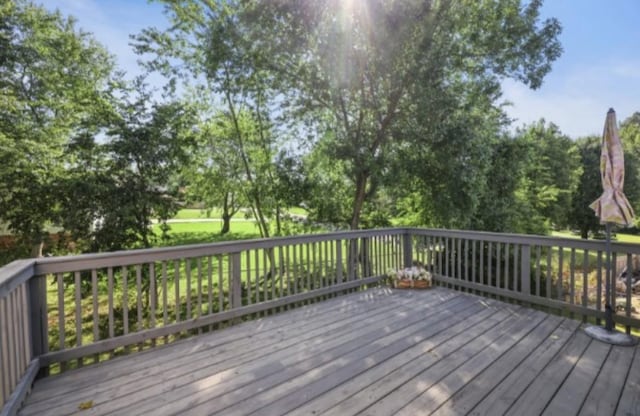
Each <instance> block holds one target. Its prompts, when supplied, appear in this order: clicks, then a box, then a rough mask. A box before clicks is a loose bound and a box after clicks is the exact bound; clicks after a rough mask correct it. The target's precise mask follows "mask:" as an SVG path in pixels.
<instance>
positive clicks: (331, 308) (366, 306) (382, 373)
mask: <svg viewBox="0 0 640 416" xmlns="http://www.w3.org/2000/svg"><path fill="white" fill-rule="evenodd" d="M580 328H581V324H580V323H579V322H577V321H573V320H570V319H563V318H560V317H558V316H553V315H548V314H545V313H543V312H539V311H535V310H533V309H528V308H524V307H518V306H514V305H510V304H505V303H501V302H497V301H494V300H490V299H486V298H482V297H477V296H472V295H469V294H463V293H460V292H454V291H450V290H447V289H443V288H437V289H433V290H428V291H400V290H395V291H394V290H389V289H375V290H369V291H365V292H358V293H354V294H350V295H347V296H342V297H337V298H333V299H331V300H328V301H325V302H320V303H317V304H314V305H310V306H307V307H304V308H299V309H296V310H292V311H289V312H284V313H281V314H278V315H274V316H271V317H267V318H263V319H260V320H257V321H252V322H247V323H244V324H242V325H238V326H235V327H231V328H228V329H225V330H222V331H218V332H213V333H209V334H205V335H201V336H198V337H195V338H191V339H188V340H184V341H181V342H178V343H175V344H173V345H170V346H166V347H162V348H158V349H155V350H152V351H148V352H144V353H140V354H133V355H130V356H127V357H122V358H118V359H115V360H112V361H110V362H105V363H101V364H99V365H96V366H92V367H85V368H81V369H78V370H73V371H70V372H67V373H65V374H63V375H61V376H56V377H50V378H47V379H43V380H40V381H38V382H36V384H35V386H34V389H33V391H32V393H31V395H30V396H29V398H28V400H27V402H26V405H25V407H24V408H23V410H22V411H21V413H20V414H22V415H64V414H73V413H78V414H81V415H105V414H119V415H141V414H150V415H169V414H172V415H173V414H175V415H208V414H222V415H246V414H256V415H269V416H271V415H280V414H292V415H319V414H323V415H352V414H363V415H422V414H425V415H426V414H437V415H462V414H473V415H501V414H508V415H538V414H545V415H546V414H548V415H554V414H555V415H563V416H564V415H572V414H573V415H578V414H579V415H598V416H601V415H613V414H616V415H640V350H639V349H638V347H617V346H616V347H612V346H610V345H606V344H604V343H601V342H599V341H596V340H593V339H591V338H590V337H588V336H587V335H586V334H585V333H584V332H583V331H582V330H581V329H580ZM87 402H90V404H91V408H90V409H87V410H79V408H78V406H79V405H80V404H81V403H85V404H87Z"/></svg>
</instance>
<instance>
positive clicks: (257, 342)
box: [33, 292, 455, 409]
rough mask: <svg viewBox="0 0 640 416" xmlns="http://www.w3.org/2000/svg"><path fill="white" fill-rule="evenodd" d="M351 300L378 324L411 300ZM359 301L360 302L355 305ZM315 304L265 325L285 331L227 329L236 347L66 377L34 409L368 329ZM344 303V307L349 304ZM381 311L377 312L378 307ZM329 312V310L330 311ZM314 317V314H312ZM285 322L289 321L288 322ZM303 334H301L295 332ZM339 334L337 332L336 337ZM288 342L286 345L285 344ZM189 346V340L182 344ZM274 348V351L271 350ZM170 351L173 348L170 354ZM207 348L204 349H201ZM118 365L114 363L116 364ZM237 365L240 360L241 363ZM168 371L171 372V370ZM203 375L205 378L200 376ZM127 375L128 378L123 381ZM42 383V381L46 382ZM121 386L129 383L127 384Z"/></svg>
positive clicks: (182, 348)
mask: <svg viewBox="0 0 640 416" xmlns="http://www.w3.org/2000/svg"><path fill="white" fill-rule="evenodd" d="M452 295H454V296H455V294H447V293H444V292H443V293H442V296H434V298H436V299H437V301H438V302H442V301H443V300H445V299H449V298H451V297H452ZM352 297H353V298H354V299H352V300H353V303H355V304H358V303H360V305H356V306H360V307H361V308H360V314H362V315H365V316H367V317H370V318H371V319H372V320H375V319H379V318H378V317H377V316H376V314H372V313H371V312H370V311H371V310H372V309H374V308H376V309H375V310H377V311H378V314H379V315H381V316H383V317H384V316H385V314H387V313H389V312H390V311H393V310H394V309H396V310H398V311H405V312H409V311H410V309H408V306H409V303H408V302H410V301H411V298H407V299H406V301H407V303H406V304H405V303H404V302H402V301H403V299H402V298H399V297H398V296H389V294H388V293H387V297H386V298H385V297H380V298H377V297H376V296H375V295H374V296H373V297H371V299H369V301H368V302H362V300H366V299H362V298H363V296H358V295H353V296H352ZM388 298H399V299H398V300H399V302H398V303H396V302H388V304H386V305H384V304H382V305H380V304H379V303H380V302H381V301H382V300H384V299H388ZM358 299H359V300H360V302H359V301H358ZM326 303H327V304H328V305H325V303H324V302H323V303H321V304H318V305H319V306H317V307H311V308H309V309H310V310H311V311H307V313H303V311H302V310H299V312H298V311H295V312H293V317H295V316H300V315H302V316H306V318H307V319H308V318H309V317H310V316H313V315H314V314H317V316H319V318H317V319H314V321H313V322H311V323H309V322H305V320H302V319H291V316H287V315H290V314H284V315H281V316H280V318H283V319H276V318H278V317H277V316H275V317H272V318H270V319H269V320H268V321H267V323H268V322H271V321H276V322H280V323H281V324H283V323H284V325H278V326H275V327H274V326H272V325H264V324H263V325H259V324H258V323H255V324H253V325H249V324H251V323H247V324H243V325H241V326H244V328H240V327H235V328H236V329H235V331H232V330H234V328H230V329H229V330H228V331H225V332H229V333H230V334H232V333H235V334H237V338H236V341H233V339H234V337H232V336H226V337H225V336H216V334H215V333H214V334H212V335H210V336H208V337H202V338H204V339H203V340H202V341H200V342H198V344H197V345H198V346H199V348H198V349H195V348H193V344H194V343H193V342H183V343H182V344H181V345H176V346H175V347H174V346H170V347H166V351H165V352H164V353H162V354H153V351H149V352H146V353H142V354H138V356H142V355H146V356H151V357H152V358H153V359H152V360H147V359H142V360H135V362H134V363H132V364H129V365H127V363H130V362H131V360H127V359H122V360H120V362H116V363H115V364H117V366H119V368H117V367H116V368H114V367H115V366H112V365H109V363H105V364H106V365H102V368H103V369H104V370H105V371H107V372H106V373H104V374H100V373H97V374H96V372H85V373H84V374H83V377H76V378H75V379H72V378H71V377H70V376H71V374H70V375H69V376H67V377H66V379H65V380H64V382H61V383H55V384H50V385H49V386H48V387H49V388H47V389H38V393H40V394H36V395H35V396H36V397H34V400H33V401H34V402H36V403H37V402H38V401H39V400H40V401H41V400H43V399H44V403H40V404H41V406H39V407H38V409H41V408H46V406H45V404H46V403H47V402H53V401H55V400H56V397H57V396H58V395H59V394H62V393H65V392H71V391H73V392H74V397H77V398H83V397H85V396H87V397H88V396H91V395H93V396H94V399H95V398H96V394H97V393H99V392H100V391H108V390H109V389H110V388H114V387H120V388H122V390H127V389H129V391H137V390H140V389H141V388H142V387H145V385H149V384H152V383H153V382H154V380H155V382H160V381H159V380H157V379H156V378H155V376H157V377H161V376H162V375H163V373H165V372H171V371H174V372H173V373H172V376H173V377H177V376H178V375H179V374H183V373H186V374H189V375H190V376H193V374H192V373H191V371H192V370H193V369H192V368H190V367H189V364H190V363H191V364H192V366H195V367H201V365H200V362H201V361H202V360H207V362H208V364H209V366H211V365H213V364H215V363H223V364H224V365H225V366H226V367H223V369H224V368H230V367H231V366H232V365H233V364H234V362H233V361H232V360H231V359H232V358H233V356H234V354H236V355H238V354H239V355H240V356H241V358H242V359H244V361H247V360H249V361H250V360H255V359H259V358H260V357H261V356H262V355H268V354H270V353H272V352H274V351H278V349H283V348H285V347H286V346H288V345H297V344H298V343H299V342H301V341H300V340H296V339H295V337H293V336H287V335H288V334H289V333H290V334H300V337H301V340H303V339H304V337H305V336H306V335H307V333H308V336H309V337H310V336H313V335H314V334H316V335H317V334H327V335H331V334H332V331H342V332H348V331H349V330H350V329H355V328H354V324H355V323H358V321H362V322H364V323H363V325H365V326H366V325H367V321H363V320H362V318H361V317H359V316H358V315H357V312H358V310H357V309H355V308H353V307H351V308H346V309H342V312H339V311H336V312H335V313H334V312H333V308H332V306H331V305H332V304H333V305H334V307H335V303H338V302H326ZM353 303H349V304H351V305H352V304H353ZM381 306H382V307H381ZM424 307H425V308H428V307H429V304H428V303H427V304H425V306H424ZM330 308H331V309H330ZM322 310H327V311H328V312H331V313H328V314H326V315H327V317H326V319H323V318H322V317H323V315H324V314H323V313H321V311H322ZM314 312H315V313H314ZM345 314H348V315H349V316H351V315H354V316H353V318H352V319H345V316H344V315H345ZM287 318H289V319H288V320H287ZM251 327H254V328H256V327H258V328H259V329H260V330H261V331H262V332H259V333H256V332H255V331H251ZM273 329H277V331H276V332H273V331H272V330H273ZM301 330H302V332H300V331H301ZM336 333H337V334H338V332H336ZM289 339H290V340H289ZM187 341H189V340H187ZM216 346H218V347H219V349H218V350H212V348H213V347H216ZM270 346H273V347H270ZM172 347H173V348H172ZM205 347H207V348H205ZM212 357H215V360H214V361H213V362H212V360H211V358H212ZM116 361H117V360H116ZM240 361H241V362H242V360H240ZM172 369H173V370H172ZM175 369H178V373H175V371H176V370H175ZM205 373H206V372H205ZM96 375H98V376H99V379H100V380H101V383H100V384H99V385H95V384H93V383H88V381H89V379H90V378H95V376H96ZM116 375H117V376H119V377H118V378H115V379H114V381H113V382H112V383H110V382H108V381H107V380H108V379H109V378H111V377H115V376H116ZM128 375H130V376H129V377H128ZM123 377H126V378H127V379H128V380H123ZM45 381H47V380H46V379H45ZM126 381H128V382H130V383H127V382H126ZM128 384H131V387H130V388H129V387H127V385H128Z"/></svg>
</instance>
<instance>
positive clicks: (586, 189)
mask: <svg viewBox="0 0 640 416" xmlns="http://www.w3.org/2000/svg"><path fill="white" fill-rule="evenodd" d="M601 142H602V139H601V138H600V137H597V136H590V137H584V138H581V139H579V140H577V141H576V147H577V149H578V153H579V155H580V164H581V173H580V180H579V182H578V186H577V187H576V189H575V191H574V193H573V196H572V201H571V210H570V211H569V226H570V227H571V228H573V229H577V230H579V231H580V237H581V238H584V239H587V238H589V233H594V234H595V233H597V232H599V231H600V229H601V226H600V220H599V219H598V217H596V215H595V213H594V211H593V210H592V209H591V208H590V207H589V205H591V204H592V203H593V202H594V201H595V200H596V199H598V198H599V197H600V195H601V194H602V183H601V180H600V148H601Z"/></svg>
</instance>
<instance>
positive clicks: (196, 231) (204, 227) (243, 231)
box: [153, 220, 260, 247]
mask: <svg viewBox="0 0 640 416" xmlns="http://www.w3.org/2000/svg"><path fill="white" fill-rule="evenodd" d="M169 226H170V227H171V228H170V230H169V232H168V235H169V240H165V241H162V240H159V244H158V245H159V246H161V247H167V246H179V245H184V244H198V243H214V242H219V241H229V240H243V239H251V238H259V237H260V233H259V231H258V228H257V227H256V225H255V224H254V223H253V221H238V222H232V223H231V232H230V233H229V234H225V235H221V234H220V228H221V227H222V221H215V220H214V221H211V222H205V223H203V222H194V223H192V222H178V223H171V224H169ZM153 230H154V232H155V233H156V235H158V236H160V227H159V226H158V225H154V226H153Z"/></svg>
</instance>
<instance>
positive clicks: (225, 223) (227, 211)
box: [220, 192, 232, 235]
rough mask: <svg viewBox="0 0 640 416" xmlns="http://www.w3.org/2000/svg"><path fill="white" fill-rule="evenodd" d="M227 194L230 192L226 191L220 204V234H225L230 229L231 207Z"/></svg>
mask: <svg viewBox="0 0 640 416" xmlns="http://www.w3.org/2000/svg"><path fill="white" fill-rule="evenodd" d="M229 196H230V192H227V193H226V195H225V196H224V202H223V204H222V229H221V230H220V234H221V235H225V234H227V233H228V232H229V231H231V217H232V214H231V207H230V206H229Z"/></svg>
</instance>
